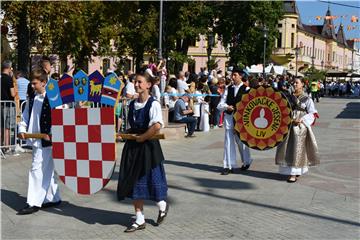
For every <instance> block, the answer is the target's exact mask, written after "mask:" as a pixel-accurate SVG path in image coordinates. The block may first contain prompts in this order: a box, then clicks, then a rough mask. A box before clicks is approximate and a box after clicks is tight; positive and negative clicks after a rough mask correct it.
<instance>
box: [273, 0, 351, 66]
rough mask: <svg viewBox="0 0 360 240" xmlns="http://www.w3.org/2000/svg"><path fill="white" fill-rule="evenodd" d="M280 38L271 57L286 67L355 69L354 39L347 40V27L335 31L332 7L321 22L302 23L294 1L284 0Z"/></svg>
mask: <svg viewBox="0 0 360 240" xmlns="http://www.w3.org/2000/svg"><path fill="white" fill-rule="evenodd" d="M278 30H279V37H278V39H277V40H276V42H275V47H276V48H275V49H274V50H273V54H272V56H271V59H272V60H273V61H274V63H275V64H279V65H283V66H285V67H286V68H287V69H292V70H295V71H300V72H301V71H306V69H308V68H310V67H314V68H316V69H318V70H329V69H333V70H338V71H351V70H354V64H355V60H356V59H355V58H356V56H355V55H356V51H355V49H354V45H355V44H354V42H353V41H350V40H347V39H346V38H345V34H344V26H343V25H340V27H339V29H338V31H337V32H336V31H335V27H334V23H333V19H332V15H331V12H330V9H328V10H327V12H326V16H325V17H324V22H323V24H322V25H306V24H303V23H302V22H301V18H300V15H299V11H298V9H297V6H296V2H295V1H284V17H283V19H282V20H280V21H279V23H278Z"/></svg>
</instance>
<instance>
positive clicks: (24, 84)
mask: <svg viewBox="0 0 360 240" xmlns="http://www.w3.org/2000/svg"><path fill="white" fill-rule="evenodd" d="M16 81H17V86H18V92H19V98H20V100H26V92H27V88H28V85H29V83H30V82H29V80H27V79H26V78H23V77H20V78H18V79H17V80H16Z"/></svg>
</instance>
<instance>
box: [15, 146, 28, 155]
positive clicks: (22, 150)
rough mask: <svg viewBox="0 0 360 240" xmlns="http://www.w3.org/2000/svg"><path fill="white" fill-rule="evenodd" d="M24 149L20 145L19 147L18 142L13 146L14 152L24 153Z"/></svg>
mask: <svg viewBox="0 0 360 240" xmlns="http://www.w3.org/2000/svg"><path fill="white" fill-rule="evenodd" d="M25 151H26V150H25V149H23V148H22V147H20V145H19V144H16V147H15V152H16V153H24V152H25Z"/></svg>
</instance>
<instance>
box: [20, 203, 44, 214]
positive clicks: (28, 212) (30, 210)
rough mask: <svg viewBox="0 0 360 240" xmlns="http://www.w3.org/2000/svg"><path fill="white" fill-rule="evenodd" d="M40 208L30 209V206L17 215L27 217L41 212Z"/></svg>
mask: <svg viewBox="0 0 360 240" xmlns="http://www.w3.org/2000/svg"><path fill="white" fill-rule="evenodd" d="M39 209H40V208H39V207H35V206H33V207H30V206H29V205H28V206H26V207H24V208H23V209H21V210H20V211H18V212H17V214H16V215H27V214H32V213H34V212H37V211H39Z"/></svg>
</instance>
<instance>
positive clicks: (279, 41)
mask: <svg viewBox="0 0 360 240" xmlns="http://www.w3.org/2000/svg"><path fill="white" fill-rule="evenodd" d="M281 40H282V33H279V37H278V39H277V47H278V48H281Z"/></svg>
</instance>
